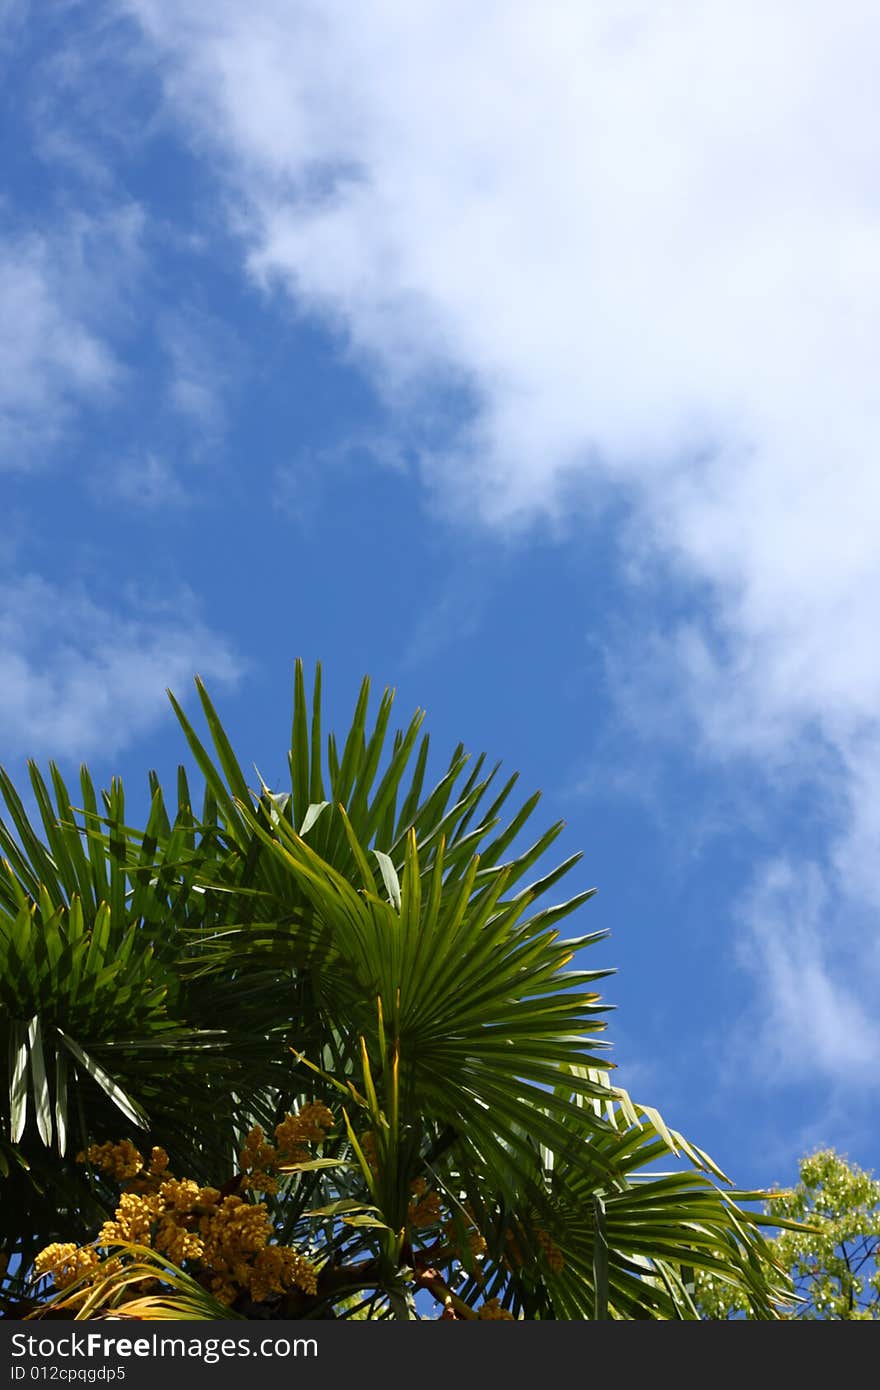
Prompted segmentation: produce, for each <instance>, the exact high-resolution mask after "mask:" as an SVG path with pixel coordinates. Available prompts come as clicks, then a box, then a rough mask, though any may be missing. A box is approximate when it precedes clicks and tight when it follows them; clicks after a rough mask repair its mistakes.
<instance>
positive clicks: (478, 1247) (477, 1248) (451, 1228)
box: [444, 1202, 488, 1256]
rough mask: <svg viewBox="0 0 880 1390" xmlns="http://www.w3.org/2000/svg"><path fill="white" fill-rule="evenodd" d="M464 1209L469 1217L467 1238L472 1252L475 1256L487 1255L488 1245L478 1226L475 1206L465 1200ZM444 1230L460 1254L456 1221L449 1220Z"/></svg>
mask: <svg viewBox="0 0 880 1390" xmlns="http://www.w3.org/2000/svg"><path fill="white" fill-rule="evenodd" d="M464 1211H465V1215H466V1216H467V1219H468V1225H467V1240H468V1246H469V1247H470V1252H471V1254H472V1255H474V1256H479V1255H485V1253H486V1250H487V1249H488V1247H487V1245H486V1240H485V1237H484V1236H483V1235H482V1234H481V1233H480V1229H479V1227H478V1226H477V1219H476V1217H475V1216H474V1212H473V1207H472V1206H471V1204H470V1202H465V1205H464ZM444 1230H445V1232H446V1235H447V1237H448V1239H449V1240H450V1241H452V1244H453V1247H454V1248H455V1249H456V1250H457V1251H458V1253H459V1255H460V1253H461V1252H460V1250H459V1247H458V1244H457V1235H458V1231H457V1229H456V1225H455V1222H454V1221H448V1222H447V1223H446V1225H445V1227H444Z"/></svg>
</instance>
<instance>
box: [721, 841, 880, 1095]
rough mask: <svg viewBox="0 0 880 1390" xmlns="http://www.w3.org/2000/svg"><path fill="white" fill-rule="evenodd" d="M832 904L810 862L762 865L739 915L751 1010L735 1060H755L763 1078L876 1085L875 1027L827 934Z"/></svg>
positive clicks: (879, 1050) (878, 1046) (879, 1057)
mask: <svg viewBox="0 0 880 1390" xmlns="http://www.w3.org/2000/svg"><path fill="white" fill-rule="evenodd" d="M831 916H832V904H831V902H830V895H829V891H828V887H827V883H826V881H825V876H824V874H823V873H822V872H821V871H820V870H819V869H818V868H817V867H816V866H815V865H811V864H805V863H798V864H794V863H791V862H788V861H786V860H777V861H775V862H773V863H770V864H768V865H767V866H766V868H765V870H764V871H763V873H762V874H761V876H760V879H759V880H758V882H757V883H756V885H755V888H754V891H753V893H752V895H751V897H750V900H749V903H748V905H747V909H746V918H747V920H748V923H749V927H750V930H749V933H748V935H747V937H746V939H745V940H744V941H743V942H742V943H741V958H742V963H743V965H744V966H745V968H746V969H747V970H748V971H749V972H750V973H751V974H752V975H753V977H754V980H755V985H756V1006H755V1008H754V1010H753V1017H752V1018H751V1019H750V1023H751V1025H752V1026H751V1027H750V1028H749V1030H748V1032H747V1034H746V1036H744V1037H743V1039H742V1045H741V1053H742V1057H741V1058H740V1060H742V1058H749V1057H751V1059H752V1061H753V1060H754V1057H755V1056H756V1055H757V1056H759V1057H760V1065H761V1067H762V1069H763V1070H764V1072H765V1074H768V1073H769V1074H770V1076H771V1077H772V1076H773V1075H774V1073H775V1074H776V1075H777V1076H778V1075H782V1076H784V1077H786V1078H795V1079H798V1080H809V1079H810V1078H811V1077H812V1076H815V1075H816V1073H817V1072H818V1073H819V1074H822V1075H826V1076H832V1077H836V1078H838V1079H840V1080H843V1081H844V1083H845V1084H852V1085H856V1086H863V1085H865V1084H866V1083H868V1084H869V1085H872V1084H873V1083H874V1082H875V1081H876V1077H877V1067H878V1064H880V1025H878V1022H877V1018H876V1010H872V1009H871V1008H870V1003H869V1000H866V999H865V998H864V997H862V998H860V997H859V995H860V991H859V989H858V982H857V981H856V985H855V987H853V973H852V957H851V955H850V954H849V953H848V952H846V951H845V950H844V951H842V950H841V942H840V941H839V939H838V937H837V934H836V933H831V932H829V930H828V923H829V921H830V920H831Z"/></svg>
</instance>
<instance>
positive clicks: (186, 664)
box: [0, 574, 240, 759]
mask: <svg viewBox="0 0 880 1390" xmlns="http://www.w3.org/2000/svg"><path fill="white" fill-rule="evenodd" d="M0 653H2V659H0V729H2V737H0V742H2V757H3V759H8V758H9V757H11V756H13V755H27V756H40V757H67V756H70V757H74V756H76V757H80V758H81V757H88V756H90V755H91V754H93V753H98V752H100V753H101V754H102V755H112V754H114V753H116V752H117V751H118V750H119V749H121V748H123V747H126V746H128V745H130V744H132V743H134V742H135V741H136V740H137V739H138V738H139V737H141V736H142V735H143V734H144V733H145V732H147V731H148V730H149V729H151V728H152V727H153V726H154V725H155V724H157V723H158V722H159V720H160V719H162V718H163V717H164V716H166V715H167V711H168V702H167V698H166V696H165V689H166V687H167V686H171V687H173V688H174V689H175V691H176V692H177V693H178V694H180V693H181V692H183V693H184V694H186V693H188V691H189V689H190V687H191V683H192V676H193V673H194V672H196V671H198V672H199V673H200V674H201V675H202V676H204V678H205V679H206V680H208V681H214V682H217V683H219V684H223V685H229V684H234V683H235V681H236V680H237V679H238V676H239V672H240V667H239V662H238V659H237V658H236V656H235V654H234V653H233V651H232V650H231V649H230V647H229V645H228V644H227V643H226V641H225V640H224V639H223V638H222V637H221V636H219V635H218V634H217V633H216V632H214V631H212V630H211V629H210V628H209V627H208V626H207V625H206V624H205V622H204V621H203V620H202V619H201V617H200V616H199V612H198V608H197V605H196V603H195V601H194V600H193V598H192V596H191V595H189V594H187V593H182V594H178V595H175V596H174V598H173V599H166V600H164V601H162V602H155V601H151V600H150V599H148V598H145V597H144V596H143V595H138V594H136V593H127V594H123V595H120V594H119V593H117V592H115V591H114V593H113V594H112V595H106V596H105V595H95V594H92V593H90V592H88V591H87V590H86V589H84V588H80V587H77V586H76V585H70V584H68V583H55V582H52V581H50V580H48V579H45V578H43V577H42V576H39V575H35V574H31V575H26V576H24V577H23V578H20V579H17V580H7V582H5V583H4V584H3V585H2V586H0Z"/></svg>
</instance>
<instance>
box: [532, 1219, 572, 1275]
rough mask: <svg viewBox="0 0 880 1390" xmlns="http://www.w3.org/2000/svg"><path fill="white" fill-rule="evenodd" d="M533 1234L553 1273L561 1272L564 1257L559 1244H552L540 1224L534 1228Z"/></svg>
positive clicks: (563, 1267)
mask: <svg viewBox="0 0 880 1390" xmlns="http://www.w3.org/2000/svg"><path fill="white" fill-rule="evenodd" d="M535 1236H536V1238H537V1241H538V1244H539V1245H540V1247H541V1250H542V1251H543V1254H544V1259H545V1260H546V1261H547V1264H548V1265H549V1267H550V1269H551V1270H552V1271H553V1273H554V1274H561V1273H562V1271H563V1270H564V1269H565V1259H564V1257H563V1254H562V1251H561V1250H560V1249H559V1246H558V1245H556V1244H554V1242H553V1241H552V1240H551V1239H550V1237H549V1236H548V1234H547V1232H546V1231H544V1230H542V1229H541V1227H540V1226H539V1227H538V1228H537V1229H536V1231H535Z"/></svg>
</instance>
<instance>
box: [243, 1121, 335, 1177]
mask: <svg viewBox="0 0 880 1390" xmlns="http://www.w3.org/2000/svg"><path fill="white" fill-rule="evenodd" d="M334 1123H335V1121H334V1119H333V1113H332V1111H330V1110H328V1109H327V1106H326V1105H322V1104H321V1102H320V1101H313V1102H310V1103H309V1104H308V1105H304V1106H303V1107H302V1109H301V1110H300V1111H298V1112H297V1114H295V1115H294V1114H290V1115H286V1116H285V1118H284V1119H283V1120H282V1121H281V1123H280V1124H277V1125H276V1126H275V1143H274V1144H270V1143H269V1142H268V1140H267V1139H266V1136H265V1134H264V1133H263V1127H262V1125H254V1127H253V1129H252V1130H251V1131H250V1132H249V1133H248V1135H247V1137H246V1139H245V1141H244V1147H243V1148H242V1150H241V1154H240V1161H241V1168H242V1173H243V1175H244V1176H243V1178H242V1187H244V1188H248V1189H250V1190H251V1191H252V1192H277V1191H278V1178H277V1176H276V1172H277V1170H278V1169H279V1168H280V1169H283V1168H285V1167H286V1166H287V1165H289V1164H292V1163H307V1162H308V1160H309V1159H310V1158H311V1156H312V1155H311V1154H310V1153H309V1150H308V1149H307V1148H306V1147H305V1146H306V1145H307V1144H320V1143H322V1142H323V1140H324V1139H325V1138H326V1137H327V1136H326V1131H327V1130H328V1129H332V1127H333V1125H334Z"/></svg>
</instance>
